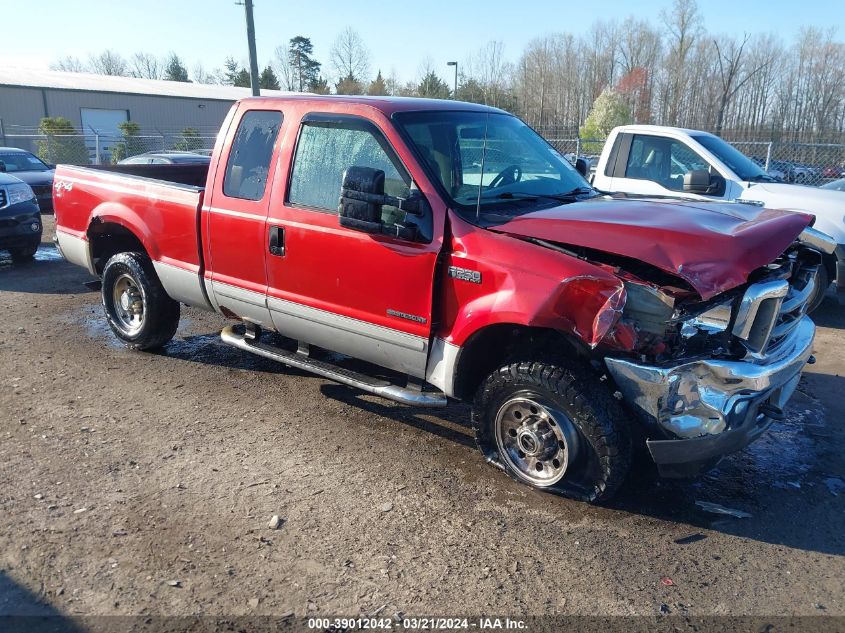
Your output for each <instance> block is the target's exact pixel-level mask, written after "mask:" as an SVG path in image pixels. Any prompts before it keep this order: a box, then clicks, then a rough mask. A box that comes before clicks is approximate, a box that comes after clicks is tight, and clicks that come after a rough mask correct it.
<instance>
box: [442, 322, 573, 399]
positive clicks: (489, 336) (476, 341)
mask: <svg viewBox="0 0 845 633" xmlns="http://www.w3.org/2000/svg"><path fill="white" fill-rule="evenodd" d="M556 354H564V355H578V356H580V355H584V354H586V348H584V346H583V344H579V342H578V341H577V340H574V339H572V338H571V337H569V336H566V335H565V334H564V333H562V332H559V331H557V330H552V329H547V328H538V327H529V326H525V325H516V324H513V323H504V324H499V325H490V326H488V327H486V328H484V329H482V330H480V331H478V332H476V333H475V334H473V335H472V336H470V338H469V339H468V340H467V342H466V344H464V345H463V346H462V348H461V354H460V357H459V359H458V366H457V370H456V372H455V384H454V395H455V397H456V398H460V399H461V400H471V399H472V398H473V396H474V394H475V392H476V390H477V389H478V387H479V385H481V382H482V381H483V380H484V379H485V378H486V377H487V376H489V375H490V374H491V373H492V372H493V371H495V370H496V369H497V368H498V367H501V366H503V365H506V364H508V363H510V362H513V361H515V360H522V359H524V360H528V359H529V358H531V359H532V360H540V359H542V358H549V357H553V356H554V355H556Z"/></svg>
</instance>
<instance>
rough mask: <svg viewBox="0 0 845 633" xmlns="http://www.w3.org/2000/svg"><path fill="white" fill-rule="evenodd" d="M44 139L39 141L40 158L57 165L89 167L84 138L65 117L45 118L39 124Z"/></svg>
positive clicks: (89, 160)
mask: <svg viewBox="0 0 845 633" xmlns="http://www.w3.org/2000/svg"><path fill="white" fill-rule="evenodd" d="M38 131H39V132H41V134H43V135H44V139H43V140H40V141H38V158H40V159H41V160H43V161H44V162H45V163H48V164H51V165H55V164H57V163H67V164H70V165H87V164H89V163H90V162H91V159H90V157H89V155H88V150H87V149H86V147H85V141H84V140H83V137H82V136H81V135H80V134H79V132H77V131H76V128H74V127H73V123H71V122H70V120H69V119H66V118H65V117H63V116H55V117H44V118H43V119H41V122H40V123H39V124H38Z"/></svg>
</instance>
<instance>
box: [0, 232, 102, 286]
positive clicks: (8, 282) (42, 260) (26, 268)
mask: <svg viewBox="0 0 845 633" xmlns="http://www.w3.org/2000/svg"><path fill="white" fill-rule="evenodd" d="M93 279H94V278H93V277H91V275H89V274H88V272H87V271H85V270H84V269H82V268H79V267H78V266H74V265H72V264H68V263H67V262H66V261H64V260H63V259H62V256H61V255H60V254H59V251H58V250H56V247H55V246H53V245H52V244H41V246H39V247H38V252H37V253H36V254H35V259H34V260H33V261H30V262H24V263H20V264H16V263H15V262H13V261H12V257H11V255H9V253H8V252H7V251H0V291H9V292H25V293H28V294H54V295H73V294H80V293H84V292H91V290H90V289H88V288H86V287H85V286H84V284H85V282H87V281H92V280H93Z"/></svg>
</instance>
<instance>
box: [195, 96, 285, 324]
mask: <svg viewBox="0 0 845 633" xmlns="http://www.w3.org/2000/svg"><path fill="white" fill-rule="evenodd" d="M238 115H239V116H238ZM282 122H283V116H282V112H280V111H278V110H272V109H248V110H244V111H242V112H241V111H239V112H238V113H237V115H236V116H235V120H234V121H233V126H236V127H234V128H233V129H234V133H232V135H231V138H230V141H229V144H228V150H229V151H228V153H226V152H225V151H224V152H223V155H224V156H226V157H227V158H226V165H225V166H224V165H219V166H218V167H217V169H218V174H220V173H221V172H222V177H219V176H218V177H216V178H215V179H214V185H213V190H212V192H211V199H210V203H209V205H208V208H207V214H206V223H207V224H206V230H207V235H208V253H209V260H210V261H208V262H207V263H206V265H207V266H208V268H209V269H210V271H211V274H210V281H209V284H208V289H209V295H210V297H211V298H212V300H213V302H214V303H215V304H216V305H217V306H218V307H219V308H220V310H221V311H222V312H223V313H224V314H228V315H229V316H232V315H236V316H238V317H240V318H242V319H245V320H248V321H252V322H254V323H258V324H261V325H265V326H267V327H271V326H272V320H271V319H270V312H269V310H268V309H267V296H266V289H267V271H266V267H265V261H264V257H265V248H264V241H265V239H264V237H265V231H266V223H267V212H268V209H269V206H270V195H271V187H269V186H268V185H267V181H268V179H269V178H270V175H271V173H272V170H273V167H274V166H275V165H276V164H277V162H278V154H279V143H278V139H279V131H280V129H281V127H282Z"/></svg>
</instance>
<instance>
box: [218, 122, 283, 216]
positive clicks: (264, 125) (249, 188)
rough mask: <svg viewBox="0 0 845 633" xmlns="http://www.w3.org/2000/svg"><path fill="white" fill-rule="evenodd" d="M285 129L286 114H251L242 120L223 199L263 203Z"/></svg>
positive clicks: (230, 154) (227, 174)
mask: <svg viewBox="0 0 845 633" xmlns="http://www.w3.org/2000/svg"><path fill="white" fill-rule="evenodd" d="M281 127H282V113H281V112H279V111H276V110H250V111H248V112H246V113H245V114H244V115H243V117H241V120H240V123H239V124H238V130H237V132H236V133H235V138H234V139H233V140H232V147H231V149H230V150H229V159H228V162H227V163H226V174H225V176H224V177H223V195H225V196H227V197H229V198H240V199H242V200H261V199H262V198H263V197H264V191H265V189H266V188H267V179H268V177H269V174H270V161H271V159H272V158H273V148H274V147H275V145H276V139H277V138H278V136H279V129H280V128H281Z"/></svg>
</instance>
